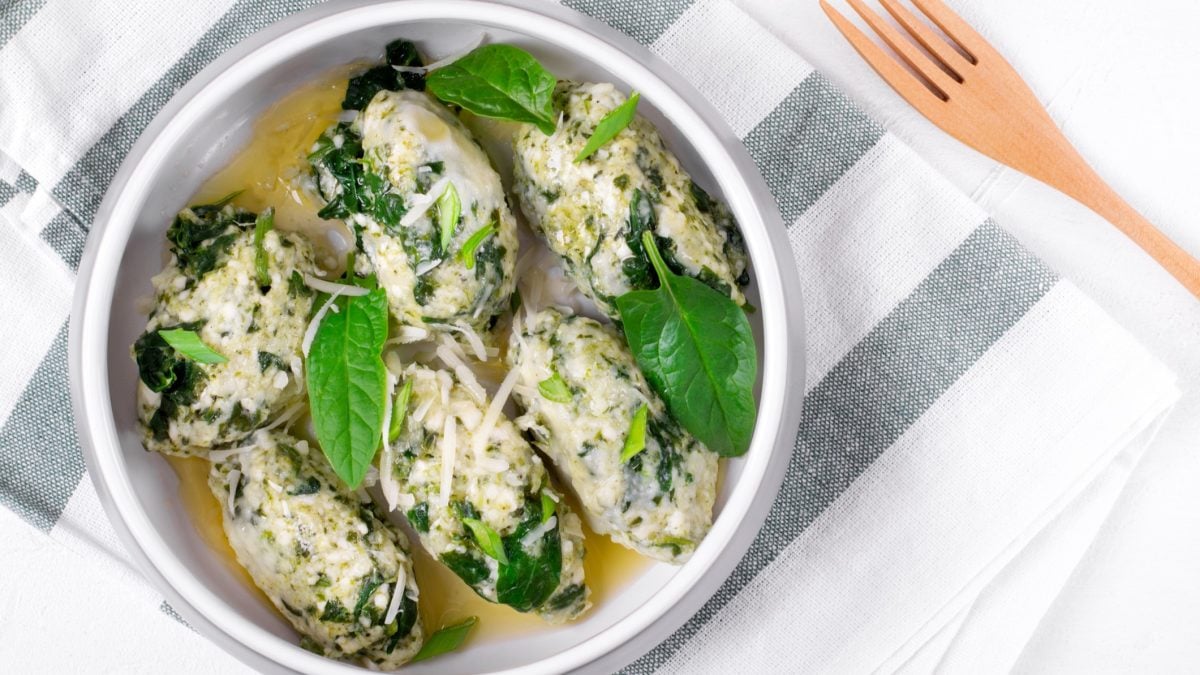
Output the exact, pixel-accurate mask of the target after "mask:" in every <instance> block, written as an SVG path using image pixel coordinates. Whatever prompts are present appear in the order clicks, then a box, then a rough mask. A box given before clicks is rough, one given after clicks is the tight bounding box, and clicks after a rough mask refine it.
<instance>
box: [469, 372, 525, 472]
mask: <svg viewBox="0 0 1200 675" xmlns="http://www.w3.org/2000/svg"><path fill="white" fill-rule="evenodd" d="M517 374H518V369H516V368H513V369H512V370H510V371H508V374H507V375H505V376H504V379H503V380H502V381H501V382H500V387H499V388H497V389H496V395H495V396H493V397H492V402H491V403H490V404H489V405H488V409H487V412H485V413H484V414H483V421H481V422H480V423H479V426H478V427H476V428H475V431H474V433H473V437H472V438H471V453H472V454H473V455H475V456H478V455H479V454H480V453H481V452H483V450H484V449H485V448H487V444H488V440H489V439H490V438H491V437H492V429H494V428H495V427H496V422H498V421H500V415H501V414H502V413H503V410H504V404H505V403H507V402H508V397H509V395H511V394H512V390H513V387H514V386H516V384H517Z"/></svg>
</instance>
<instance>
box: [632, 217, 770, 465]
mask: <svg viewBox="0 0 1200 675" xmlns="http://www.w3.org/2000/svg"><path fill="white" fill-rule="evenodd" d="M642 243H643V245H644V246H645V250H646V253H647V254H648V255H649V256H650V262H651V263H652V264H653V265H654V270H655V271H656V272H657V273H658V278H659V281H660V282H661V283H660V286H659V288H658V289H656V290H652V291H631V292H629V293H626V294H624V295H622V296H620V297H618V298H617V309H618V310H619V311H620V314H621V323H622V325H623V326H624V328H625V337H626V339H627V340H628V341H629V347H630V349H632V351H633V354H634V356H635V357H636V358H637V362H638V365H639V366H640V367H641V369H642V373H643V374H645V376H646V379H647V380H648V381H649V382H650V386H651V387H653V388H654V390H655V391H656V392H658V394H659V395H660V396H662V398H663V400H664V401H665V402H666V404H667V409H668V410H669V411H670V413H671V415H672V416H674V418H675V419H676V420H678V421H679V423H680V424H681V425H683V427H684V428H685V429H687V430H688V431H690V432H691V433H692V435H694V436H695V437H696V438H697V439H699V440H700V441H701V442H702V443H704V444H705V445H706V446H708V448H709V449H710V450H713V451H714V452H716V453H717V454H719V455H722V456H725V457H732V456H738V455H742V454H744V453H745V452H746V449H747V448H748V447H749V445H750V438H751V436H752V435H753V433H754V418H755V416H756V414H757V412H756V410H755V404H754V379H755V376H756V373H757V370H758V355H757V353H756V352H755V348H754V337H753V336H752V335H751V333H750V322H749V320H747V319H746V313H745V312H743V311H742V310H741V308H739V307H738V306H737V304H736V303H734V302H733V300H730V299H729V296H728V295H724V294H722V293H719V292H717V291H715V290H713V289H712V288H710V287H709V286H707V285H705V284H704V283H703V282H701V281H698V280H696V279H692V278H691V277H684V276H680V275H678V274H675V273H673V272H672V271H671V270H670V269H669V268H668V267H667V265H666V263H665V262H664V261H663V259H662V256H661V255H659V252H658V248H657V246H656V245H655V242H654V236H653V234H652V233H651V232H644V233H643V234H642Z"/></svg>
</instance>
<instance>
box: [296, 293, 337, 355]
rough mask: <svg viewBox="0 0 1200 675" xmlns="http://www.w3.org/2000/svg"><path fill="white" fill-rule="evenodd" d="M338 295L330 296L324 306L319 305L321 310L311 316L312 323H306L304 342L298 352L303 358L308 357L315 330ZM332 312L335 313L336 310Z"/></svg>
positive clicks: (315, 334) (315, 333)
mask: <svg viewBox="0 0 1200 675" xmlns="http://www.w3.org/2000/svg"><path fill="white" fill-rule="evenodd" d="M339 295H341V294H340V293H334V294H332V295H330V296H329V299H328V300H326V301H325V304H323V305H321V309H318V310H317V313H316V314H314V315H313V318H312V321H309V322H308V328H306V329H305V330H304V341H303V342H301V343H300V351H302V352H303V353H304V356H305V358H307V357H308V350H309V348H310V347H312V341H313V338H315V337H316V336H317V328H318V327H319V326H320V325H321V320H322V319H324V318H325V313H326V312H328V311H329V308H330V307H333V303H334V301H335V300H337V299H338V296H339ZM333 311H334V312H337V309H334V310H333Z"/></svg>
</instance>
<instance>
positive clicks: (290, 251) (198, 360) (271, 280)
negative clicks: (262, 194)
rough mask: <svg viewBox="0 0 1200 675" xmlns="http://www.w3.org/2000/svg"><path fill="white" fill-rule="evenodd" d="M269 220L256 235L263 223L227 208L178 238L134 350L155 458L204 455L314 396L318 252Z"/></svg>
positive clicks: (189, 222)
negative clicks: (312, 285)
mask: <svg viewBox="0 0 1200 675" xmlns="http://www.w3.org/2000/svg"><path fill="white" fill-rule="evenodd" d="M259 220H261V221H262V224H261V225H260V226H259V227H258V228H257V229H258V232H257V234H256V227H255V223H256V216H255V214H253V213H250V212H249V211H245V210H242V209H238V208H236V207H234V206H232V205H230V204H227V203H224V201H222V202H219V203H216V204H208V205H204V206H192V207H190V208H186V209H184V210H182V211H180V212H179V214H178V215H177V216H176V217H175V220H174V222H172V224H171V226H170V228H169V229H168V230H167V239H168V241H169V242H170V244H171V247H170V248H171V259H170V261H169V262H168V263H167V266H166V268H165V269H163V271H162V272H161V273H159V274H158V275H157V276H155V277H154V279H153V285H154V293H155V304H154V308H153V310H152V311H151V312H150V319H149V321H148V323H147V325H146V332H145V333H143V334H142V336H141V337H139V338H138V340H137V342H136V343H134V346H133V356H134V360H135V361H136V362H137V366H138V373H139V376H140V382H139V383H138V418H139V420H140V421H141V424H142V428H143V437H144V438H143V442H144V444H145V446H146V448H147V449H148V450H154V451H157V452H163V453H167V454H173V455H197V454H200V455H203V454H205V453H206V452H207V451H208V450H209V449H211V448H213V447H215V446H220V445H225V444H229V443H234V442H236V441H239V440H241V439H243V438H245V437H246V436H248V435H249V434H250V433H251V432H252V431H254V430H255V429H257V428H258V427H260V426H263V425H264V424H265V423H266V422H267V421H268V420H269V419H270V418H272V417H275V416H276V415H278V414H281V413H282V412H283V411H284V410H285V409H287V408H289V407H291V406H294V405H298V404H299V403H300V401H301V399H302V398H303V396H304V382H303V370H302V365H301V358H300V348H301V342H302V341H303V339H304V331H305V328H306V326H307V324H308V317H309V312H310V310H311V309H312V304H313V292H312V291H311V290H310V289H309V288H308V287H307V286H305V284H304V281H303V277H304V275H305V274H315V273H316V271H317V268H316V263H315V262H314V256H313V251H312V247H311V246H310V245H309V243H308V240H306V239H305V238H304V237H302V236H300V235H298V234H293V233H286V232H280V231H278V230H275V229H273V228H270V229H269V228H268V226H269V225H270V224H271V223H272V221H273V218H272V217H271V216H270V214H264V215H263V217H262V218H260V219H259ZM168 339H173V340H175V345H174V346H173V345H172V344H171V343H169V342H168V341H167V340H168ZM187 343H191V347H192V348H191V349H189V348H188V346H187ZM194 350H199V351H200V352H201V353H197V352H196V351H194ZM208 350H211V352H214V353H207V351H208Z"/></svg>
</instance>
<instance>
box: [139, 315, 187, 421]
mask: <svg viewBox="0 0 1200 675" xmlns="http://www.w3.org/2000/svg"><path fill="white" fill-rule="evenodd" d="M199 327H200V325H199V324H197V323H188V324H180V325H179V326H176V328H179V329H183V330H194V329H197V328H199ZM168 330H169V329H168ZM133 357H134V360H135V361H136V362H137V366H138V376H139V377H140V378H141V380H142V382H144V383H145V384H146V386H147V387H149V388H150V390H151V391H155V392H159V393H161V394H162V398H161V399H160V400H159V403H158V410H155V411H154V414H153V415H151V416H150V421H149V422H148V423H147V426H148V427H149V429H150V433H151V434H152V435H153V436H154V439H155V440H159V441H162V440H166V438H167V436H168V432H169V429H170V423H171V420H172V419H174V418H175V415H176V414H177V413H178V412H179V408H181V407H184V406H189V405H191V404H192V403H193V402H195V400H196V390H197V389H199V388H200V385H201V383H203V382H204V370H202V369H201V368H200V366H199V364H198V363H197V362H196V361H193V360H191V359H188V358H181V357H180V356H179V355H178V352H176V351H175V348H174V347H172V346H171V345H169V344H167V341H166V340H164V339H163V337H162V335H160V331H149V332H147V333H144V334H142V336H141V337H139V338H138V339H137V341H136V342H134V344H133Z"/></svg>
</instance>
